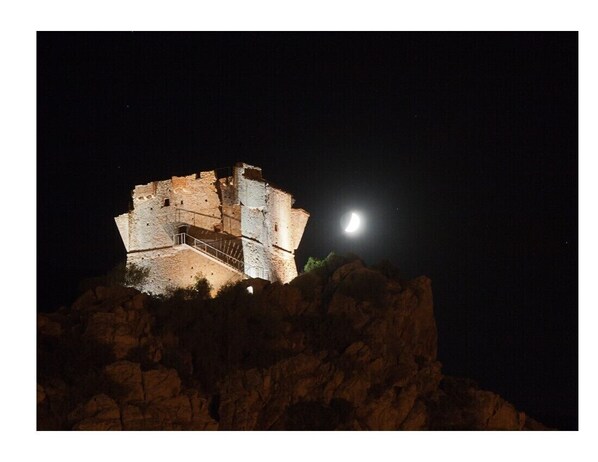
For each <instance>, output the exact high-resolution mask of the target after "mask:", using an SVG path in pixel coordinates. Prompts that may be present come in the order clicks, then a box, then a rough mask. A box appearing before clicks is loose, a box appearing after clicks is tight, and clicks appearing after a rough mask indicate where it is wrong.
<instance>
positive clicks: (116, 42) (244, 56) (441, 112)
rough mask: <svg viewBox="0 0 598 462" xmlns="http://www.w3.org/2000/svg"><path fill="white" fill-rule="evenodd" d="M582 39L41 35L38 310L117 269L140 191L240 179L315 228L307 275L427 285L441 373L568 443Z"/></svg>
mask: <svg viewBox="0 0 598 462" xmlns="http://www.w3.org/2000/svg"><path fill="white" fill-rule="evenodd" d="M577 39H578V36H577V33H355V34H352V33H260V34H252V33H173V34H168V33H154V34H148V33H101V34H93V33H66V34H65V33H39V34H38V49H37V53H38V55H37V72H38V83H37V85H38V86H37V91H38V93H37V101H38V108H37V109H38V117H37V123H38V125H37V135H38V136H37V143H38V151H37V287H38V310H40V311H53V310H55V309H57V308H58V307H59V306H60V305H63V304H69V303H71V302H72V301H73V299H74V297H76V295H77V286H78V283H79V281H80V280H81V279H82V278H84V277H89V276H95V275H101V274H104V273H106V272H107V271H108V270H109V269H110V268H111V267H112V266H114V265H115V264H116V263H117V262H118V261H119V260H122V259H124V257H125V249H124V246H123V244H122V241H121V239H120V237H119V234H118V231H117V228H116V226H115V224H114V220H113V217H114V216H116V215H118V214H121V213H123V212H126V211H127V208H128V202H129V198H130V191H131V189H132V188H133V186H134V185H136V184H142V183H148V182H149V181H153V180H162V179H168V178H170V177H171V176H172V175H188V174H191V173H195V172H199V171H202V170H210V169H213V168H221V167H231V166H232V165H233V164H234V163H235V162H237V161H243V162H246V163H249V164H253V165H257V166H260V167H262V169H263V172H264V176H265V178H266V179H267V180H270V181H271V182H272V183H274V184H276V185H280V186H281V187H282V188H283V189H285V190H287V191H289V192H291V193H292V194H293V195H294V196H295V198H296V203H295V206H296V207H301V208H304V209H306V210H307V211H309V212H310V213H311V218H310V220H309V222H308V225H307V228H306V231H305V234H304V236H303V241H302V244H301V246H300V248H299V250H298V251H297V264H298V267H299V269H301V268H302V267H303V265H304V264H305V262H306V260H307V258H308V257H309V256H316V257H324V256H326V255H327V254H328V253H329V252H330V251H336V252H337V253H346V252H354V253H356V254H358V255H360V256H361V257H362V258H363V259H364V260H365V261H366V263H368V264H375V263H377V262H379V261H380V260H382V259H388V260H390V261H391V262H393V263H394V264H395V265H396V266H397V267H398V268H399V269H400V270H401V271H402V273H403V275H404V277H408V278H410V277H415V276H418V275H422V274H425V275H427V276H429V277H430V278H431V279H432V287H433V290H434V298H435V315H436V320H437V323H438V333H439V359H440V361H441V362H442V363H443V371H444V373H445V374H447V375H457V376H464V377H469V378H472V379H474V380H476V381H477V382H478V383H479V384H480V386H482V387H484V388H486V389H489V390H492V391H494V392H497V393H499V394H501V395H502V396H503V397H504V398H505V399H507V400H508V401H511V402H512V403H514V404H515V406H516V407H517V408H518V409H519V410H522V411H525V412H526V413H528V414H530V415H531V416H532V417H534V418H536V419H537V420H539V421H541V422H543V423H544V424H546V425H548V426H553V427H557V428H559V429H576V428H577V386H578V377H577V367H578V364H577V335H578V334H577V320H578V298H577V276H578V270H577V261H578V257H577V255H578V250H577V249H578V241H577V236H578V228H577V218H578V215H577V205H578V196H577V167H578V157H577V149H578V145H577V124H578V116H577V109H578V93H577V91H578V87H577V85H578V83H577V79H578V71H577V66H578V58H577V52H578V50H577ZM351 209H358V210H362V211H363V212H364V215H365V220H366V229H365V232H364V233H363V234H362V235H361V236H360V237H359V238H358V239H347V237H346V236H344V235H343V233H342V232H341V229H340V226H339V220H340V218H341V216H342V215H343V214H344V213H346V212H347V211H348V210H351Z"/></svg>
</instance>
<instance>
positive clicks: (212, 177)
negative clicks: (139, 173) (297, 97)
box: [115, 163, 309, 294]
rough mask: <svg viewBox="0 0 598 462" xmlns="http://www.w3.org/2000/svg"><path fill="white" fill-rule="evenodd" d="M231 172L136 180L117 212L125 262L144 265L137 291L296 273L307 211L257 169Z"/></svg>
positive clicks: (288, 277)
mask: <svg viewBox="0 0 598 462" xmlns="http://www.w3.org/2000/svg"><path fill="white" fill-rule="evenodd" d="M231 173H232V174H231V175H225V176H222V177H219V176H218V175H217V173H216V171H206V172H201V173H199V174H198V175H196V174H193V175H189V176H184V177H176V176H173V177H172V178H171V179H169V180H163V181H153V182H151V183H148V184H145V185H138V186H135V188H134V189H133V191H132V197H133V205H132V208H131V210H130V211H129V212H127V213H123V214H122V215H119V216H117V217H116V218H115V221H116V226H117V227H118V231H119V232H120V236H121V238H122V240H123V243H124V245H125V248H126V250H127V264H130V263H134V264H136V265H138V266H140V267H143V268H148V269H149V276H148V278H147V279H146V281H145V282H144V284H143V286H142V287H138V288H139V289H141V290H143V291H146V292H152V293H155V294H161V293H164V292H166V291H167V290H168V289H170V288H176V287H188V286H190V285H191V284H193V283H194V282H195V276H196V275H198V274H201V275H203V276H204V277H206V278H207V279H208V280H209V281H210V283H211V284H212V286H213V287H214V291H217V290H218V289H219V288H220V287H222V286H223V285H224V284H226V283H227V282H235V281H238V280H241V279H245V278H256V277H257V278H262V279H267V280H269V281H280V282H283V283H285V282H288V281H290V280H291V279H293V278H294V277H295V276H297V267H296V264H295V250H296V249H297V247H298V246H299V242H300V241H301V237H302V236H303V231H304V229H305V225H306V223H307V220H308V218H309V214H308V213H307V212H306V211H305V210H303V209H295V208H293V202H294V201H293V198H292V196H291V195H290V194H289V193H287V192H285V191H283V190H282V189H280V188H278V187H276V186H274V185H272V184H270V183H268V182H267V181H266V180H265V179H264V178H263V177H262V170H261V168H259V167H254V166H251V165H247V164H244V163H237V164H236V165H235V166H234V167H233V169H232V172H231Z"/></svg>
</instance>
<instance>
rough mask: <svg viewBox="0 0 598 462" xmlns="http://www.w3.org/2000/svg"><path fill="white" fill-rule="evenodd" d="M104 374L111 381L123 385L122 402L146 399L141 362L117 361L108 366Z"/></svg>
mask: <svg viewBox="0 0 598 462" xmlns="http://www.w3.org/2000/svg"><path fill="white" fill-rule="evenodd" d="M104 374H105V375H106V377H107V378H108V379H109V380H110V381H112V382H113V383H115V384H116V385H118V386H120V387H121V389H122V395H121V396H120V401H121V402H123V403H127V402H130V401H143V400H144V398H145V395H144V391H143V378H142V374H141V366H140V364H138V363H133V362H130V361H117V362H115V363H112V364H109V365H108V366H106V367H105V368H104Z"/></svg>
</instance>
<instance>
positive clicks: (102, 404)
mask: <svg viewBox="0 0 598 462" xmlns="http://www.w3.org/2000/svg"><path fill="white" fill-rule="evenodd" d="M68 419H69V421H72V422H75V424H74V425H73V430H122V425H121V421H120V409H119V407H118V405H117V404H116V401H114V400H113V399H112V398H110V397H109V396H107V395H104V394H100V395H96V396H94V397H93V398H91V399H90V400H89V401H88V402H87V403H85V404H84V405H79V406H77V408H76V409H75V410H74V411H73V412H71V413H70V414H69V416H68Z"/></svg>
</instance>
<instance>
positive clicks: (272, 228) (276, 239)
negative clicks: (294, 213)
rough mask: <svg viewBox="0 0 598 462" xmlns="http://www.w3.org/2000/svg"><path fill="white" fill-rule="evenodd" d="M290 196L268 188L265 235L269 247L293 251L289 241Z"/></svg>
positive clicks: (290, 223)
mask: <svg viewBox="0 0 598 462" xmlns="http://www.w3.org/2000/svg"><path fill="white" fill-rule="evenodd" d="M291 199H292V198H291V195H290V194H289V193H287V192H285V191H281V190H280V189H277V188H273V187H269V188H268V198H267V205H266V210H267V220H266V223H265V225H266V227H267V230H266V232H267V234H268V237H269V239H268V240H269V242H270V244H271V245H274V246H277V247H280V248H282V249H285V250H288V251H293V250H294V248H293V246H292V240H291V226H292V222H291V206H292V205H291Z"/></svg>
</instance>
